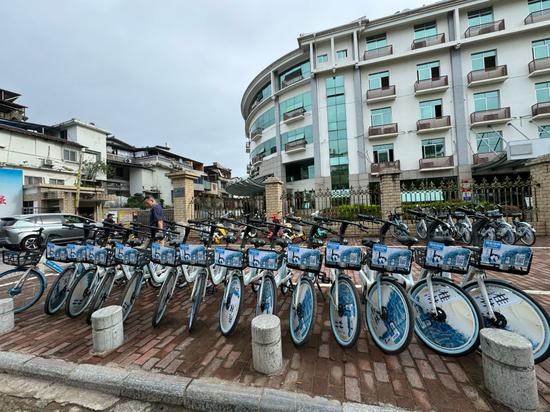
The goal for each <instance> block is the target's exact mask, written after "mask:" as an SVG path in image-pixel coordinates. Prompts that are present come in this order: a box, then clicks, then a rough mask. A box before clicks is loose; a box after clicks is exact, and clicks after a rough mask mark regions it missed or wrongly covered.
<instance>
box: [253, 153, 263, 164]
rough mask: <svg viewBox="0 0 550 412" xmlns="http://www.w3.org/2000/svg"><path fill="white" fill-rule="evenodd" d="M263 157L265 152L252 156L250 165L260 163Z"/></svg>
mask: <svg viewBox="0 0 550 412" xmlns="http://www.w3.org/2000/svg"><path fill="white" fill-rule="evenodd" d="M264 157H265V153H258V154H257V155H256V156H254V157H253V158H252V160H251V164H252V167H254V166H257V165H259V164H260V163H262V160H264Z"/></svg>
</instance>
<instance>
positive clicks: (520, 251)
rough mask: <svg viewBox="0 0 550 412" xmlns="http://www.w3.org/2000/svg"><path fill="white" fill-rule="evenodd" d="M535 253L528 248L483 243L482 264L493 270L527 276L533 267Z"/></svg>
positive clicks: (494, 242) (487, 241) (489, 242)
mask: <svg viewBox="0 0 550 412" xmlns="http://www.w3.org/2000/svg"><path fill="white" fill-rule="evenodd" d="M532 259H533V251H532V250H531V248H529V247H527V246H515V245H505V244H503V243H502V242H498V241H494V240H486V241H485V242H483V251H482V252H481V259H480V264H481V265H482V266H483V267H486V268H488V269H491V270H499V271H502V272H510V273H518V274H527V273H529V269H530V267H531V260H532Z"/></svg>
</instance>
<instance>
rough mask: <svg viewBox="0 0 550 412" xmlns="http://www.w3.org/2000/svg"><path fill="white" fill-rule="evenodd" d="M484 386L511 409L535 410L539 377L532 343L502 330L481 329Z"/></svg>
mask: <svg viewBox="0 0 550 412" xmlns="http://www.w3.org/2000/svg"><path fill="white" fill-rule="evenodd" d="M481 351H482V360H483V378H484V381H485V387H486V388H487V390H488V391H489V392H490V393H491V396H492V397H493V398H495V399H496V400H498V401H500V402H502V403H503V404H505V405H507V406H509V407H510V408H512V409H521V410H536V409H537V407H538V402H539V398H538V392H537V377H536V374H535V366H534V361H533V350H532V346H531V343H530V342H529V341H528V340H527V339H526V338H524V337H523V336H520V335H518V334H516V333H512V332H508V331H506V330H502V329H492V328H485V329H482V330H481Z"/></svg>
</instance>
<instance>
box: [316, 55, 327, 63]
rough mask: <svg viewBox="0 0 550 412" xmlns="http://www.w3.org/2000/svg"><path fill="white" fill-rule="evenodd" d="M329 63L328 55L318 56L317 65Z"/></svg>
mask: <svg viewBox="0 0 550 412" xmlns="http://www.w3.org/2000/svg"><path fill="white" fill-rule="evenodd" d="M326 62H328V54H326V53H325V54H320V55H319V56H317V63H326Z"/></svg>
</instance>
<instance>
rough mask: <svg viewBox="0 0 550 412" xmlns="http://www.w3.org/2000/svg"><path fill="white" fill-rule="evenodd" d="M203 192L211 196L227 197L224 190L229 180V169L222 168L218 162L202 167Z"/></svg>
mask: <svg viewBox="0 0 550 412" xmlns="http://www.w3.org/2000/svg"><path fill="white" fill-rule="evenodd" d="M204 173H205V175H206V177H205V179H204V191H205V193H207V194H209V195H213V196H227V195H228V193H227V192H226V191H225V188H226V186H227V184H228V183H229V181H230V180H231V169H229V168H227V167H224V166H222V165H221V164H219V163H218V162H214V163H212V164H211V165H208V166H204Z"/></svg>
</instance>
